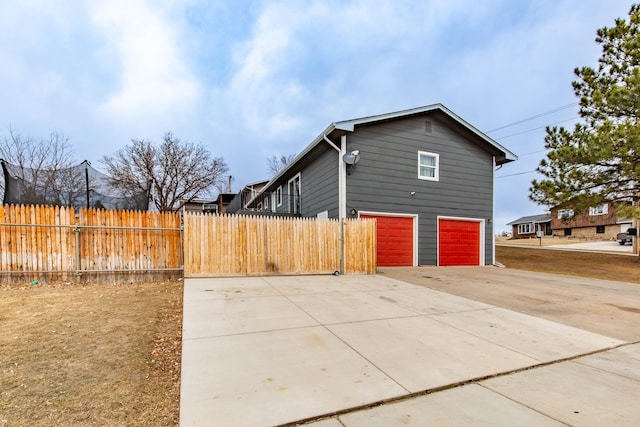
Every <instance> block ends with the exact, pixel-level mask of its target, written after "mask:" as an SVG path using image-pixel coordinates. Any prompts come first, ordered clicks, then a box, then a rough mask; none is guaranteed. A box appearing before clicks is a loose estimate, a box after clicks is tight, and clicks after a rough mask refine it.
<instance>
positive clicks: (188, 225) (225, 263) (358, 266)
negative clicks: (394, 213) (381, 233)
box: [184, 213, 376, 277]
mask: <svg viewBox="0 0 640 427" xmlns="http://www.w3.org/2000/svg"><path fill="white" fill-rule="evenodd" d="M344 228H345V230H346V231H345V238H344V239H343V240H344V241H343V242H342V244H343V247H344V253H345V259H344V267H345V269H344V271H345V273H346V272H349V273H353V274H372V273H375V269H376V264H375V222H374V221H372V220H367V221H362V220H349V221H346V222H345V226H344ZM339 233H340V222H339V221H337V220H316V219H310V218H273V217H271V218H270V217H260V216H235V215H229V216H224V215H204V214H201V213H186V214H185V215H184V245H185V250H184V257H185V260H184V266H185V270H184V274H185V277H202V276H230V275H265V274H326V273H333V272H334V271H337V270H339V269H340V246H339V245H340V243H341V242H340V239H339ZM195 248H198V250H196V249H195ZM372 254H373V256H372Z"/></svg>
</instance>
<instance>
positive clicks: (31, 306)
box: [0, 281, 182, 426]
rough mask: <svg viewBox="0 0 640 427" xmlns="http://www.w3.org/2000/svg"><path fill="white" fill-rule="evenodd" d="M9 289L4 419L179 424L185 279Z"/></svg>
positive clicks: (3, 324) (4, 308) (3, 326)
mask: <svg viewBox="0 0 640 427" xmlns="http://www.w3.org/2000/svg"><path fill="white" fill-rule="evenodd" d="M0 295H1V298H0V384H1V385H0V426H5V425H6V426H26V425H29V426H53V425H55V426H65V425H73V426H84V425H87V426H88V425H110V426H118V425H122V426H124V425H137V426H158V425H163V426H164V425H177V424H178V421H179V417H178V414H179V393H180V352H181V327H182V326H181V325H182V282H181V281H180V282H176V281H173V282H156V283H138V284H91V285H85V286H82V285H37V286H32V285H25V286H2V287H0Z"/></svg>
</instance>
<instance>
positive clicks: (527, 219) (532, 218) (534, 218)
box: [507, 213, 551, 225]
mask: <svg viewBox="0 0 640 427" xmlns="http://www.w3.org/2000/svg"><path fill="white" fill-rule="evenodd" d="M549 221H551V214H548V213H546V214H540V215H529V216H523V217H522V218H518V219H516V220H515V221H511V222H510V223H508V224H507V225H516V224H525V223H531V222H535V223H541V222H549Z"/></svg>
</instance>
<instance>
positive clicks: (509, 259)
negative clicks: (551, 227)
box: [496, 246, 640, 283]
mask: <svg viewBox="0 0 640 427" xmlns="http://www.w3.org/2000/svg"><path fill="white" fill-rule="evenodd" d="M496 261H498V262H500V263H501V264H504V265H505V266H506V267H508V268H516V269H520V270H529V271H539V272H545V273H556V274H564V275H571V276H580V277H592V278H594V279H605V280H619V281H622V282H631V283H640V262H639V258H638V257H635V256H631V255H623V254H609V253H598V252H586V251H585V252H579V251H570V250H567V251H564V250H551V249H544V248H542V249H540V248H535V247H534V248H525V247H510V246H496Z"/></svg>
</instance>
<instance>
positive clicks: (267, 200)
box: [264, 196, 269, 211]
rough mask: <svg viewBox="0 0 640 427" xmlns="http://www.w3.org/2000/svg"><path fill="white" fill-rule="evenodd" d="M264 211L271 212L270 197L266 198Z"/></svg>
mask: <svg viewBox="0 0 640 427" xmlns="http://www.w3.org/2000/svg"><path fill="white" fill-rule="evenodd" d="M264 210H265V211H268V210H269V196H267V197H265V198H264Z"/></svg>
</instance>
